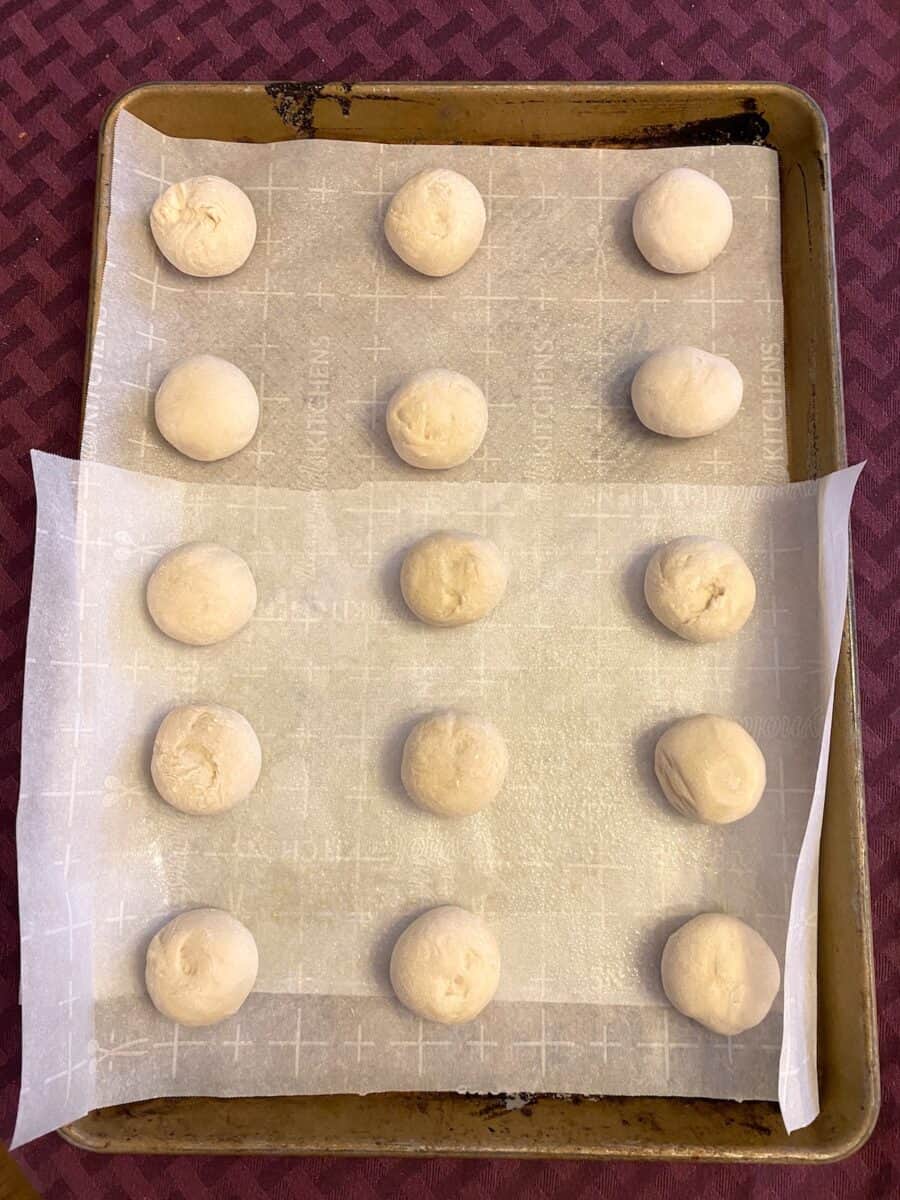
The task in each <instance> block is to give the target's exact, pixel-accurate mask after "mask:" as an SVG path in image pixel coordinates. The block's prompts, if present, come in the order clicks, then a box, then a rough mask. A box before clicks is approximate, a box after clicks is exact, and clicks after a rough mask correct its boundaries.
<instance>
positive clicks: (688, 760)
mask: <svg viewBox="0 0 900 1200" xmlns="http://www.w3.org/2000/svg"><path fill="white" fill-rule="evenodd" d="M653 767H654V770H655V771H656V778H657V779H658V780H659V786H660V787H661V788H662V790H663V792H664V793H665V797H666V799H667V800H668V801H669V803H670V804H671V805H672V807H673V808H675V809H677V810H678V812H680V813H681V815H682V816H684V817H693V818H694V819H695V820H697V821H705V822H706V823H707V824H711V825H728V824H730V823H731V822H732V821H739V820H740V819H741V817H746V816H747V814H748V813H752V812H753V810H754V808H756V806H757V804H759V802H760V799H761V798H762V794H763V792H764V791H765V790H766V760H765V759H764V758H763V753H762V751H761V750H760V748H759V746H757V744H756V742H755V741H754V740H753V738H752V737H751V736H750V734H749V733H748V732H747V730H746V729H744V727H743V725H739V724H738V723H737V721H729V720H728V719H727V718H725V717H714V716H711V715H710V714H709V713H703V714H701V715H700V716H696V717H685V718H684V720H681V721H676V722H675V724H674V725H671V726H670V727H669V728H668V729H667V730H666V731H665V733H664V734H663V735H662V737H661V738H660V739H659V741H658V742H657V743H656V752H655V754H654V756H653Z"/></svg>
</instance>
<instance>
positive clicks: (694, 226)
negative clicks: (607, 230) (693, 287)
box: [632, 167, 733, 275]
mask: <svg viewBox="0 0 900 1200" xmlns="http://www.w3.org/2000/svg"><path fill="white" fill-rule="evenodd" d="M732 223H733V216H732V211H731V201H730V200H729V198H728V193H727V192H726V191H725V190H724V189H723V188H721V187H719V185H718V184H717V183H716V181H715V180H714V179H710V177H709V176H708V175H704V174H703V173H702V172H701V171H694V170H693V169H692V168H691V167H675V168H674V170H671V171H665V172H664V173H663V174H662V175H660V176H659V178H658V179H654V180H653V182H652V183H649V184H648V185H647V186H646V187H645V188H644V190H643V191H642V192H641V194H640V195H639V196H638V198H637V203H636V204H635V206H634V215H633V217H632V228H633V230H634V240H635V241H636V242H637V246H638V249H639V250H640V252H641V254H643V256H644V258H646V260H647V262H648V263H650V265H651V266H652V267H656V269H657V271H667V272H669V273H670V274H672V275H687V274H690V273H691V272H692V271H702V270H703V269H704V268H705V267H708V266H709V264H710V263H711V262H712V261H713V259H714V258H715V257H716V256H717V255H718V254H721V253H722V251H723V250H724V249H725V246H726V244H727V242H728V239H729V238H730V237H731V226H732Z"/></svg>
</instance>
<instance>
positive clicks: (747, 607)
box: [644, 537, 756, 642]
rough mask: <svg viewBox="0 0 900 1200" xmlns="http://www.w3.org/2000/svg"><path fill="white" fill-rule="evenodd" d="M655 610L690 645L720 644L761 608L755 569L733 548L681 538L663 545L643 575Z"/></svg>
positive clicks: (649, 603) (645, 590) (708, 541)
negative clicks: (698, 643)
mask: <svg viewBox="0 0 900 1200" xmlns="http://www.w3.org/2000/svg"><path fill="white" fill-rule="evenodd" d="M644 596H645V597H646V600H647V604H648V605H649V607H650V611H651V612H652V613H653V615H654V616H655V617H656V619H657V620H658V621H661V622H662V624H663V625H665V626H666V628H667V629H671V630H672V632H673V633H677V634H678V636H679V637H682V638H685V639H686V640H687V641H689V642H720V641H722V640H723V639H724V638H727V637H731V636H732V634H735V633H737V631H738V630H739V629H741V628H742V626H743V625H744V624H745V622H746V621H747V618H748V617H749V616H750V614H751V613H752V612H753V605H754V604H755V603H756V584H755V583H754V581H753V575H752V573H751V571H750V568H749V567H748V566H747V564H746V563H745V562H744V560H743V559H742V558H741V556H740V555H739V554H738V552H737V550H735V549H734V547H733V546H729V545H728V543H727V542H719V541H716V540H715V539H714V538H705V537H680V538H675V540H674V541H671V542H667V543H666V544H665V545H664V546H660V547H659V549H658V550H657V551H655V553H654V554H653V556H652V558H651V559H650V561H649V563H648V564H647V570H646V572H645V574H644Z"/></svg>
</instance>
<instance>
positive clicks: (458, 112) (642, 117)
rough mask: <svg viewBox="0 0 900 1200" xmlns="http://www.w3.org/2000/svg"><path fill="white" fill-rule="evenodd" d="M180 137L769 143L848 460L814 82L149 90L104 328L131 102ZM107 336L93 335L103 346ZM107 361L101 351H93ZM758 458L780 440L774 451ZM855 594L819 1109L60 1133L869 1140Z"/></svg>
mask: <svg viewBox="0 0 900 1200" xmlns="http://www.w3.org/2000/svg"><path fill="white" fill-rule="evenodd" d="M123 111H128V112H130V113H133V114H134V115H135V116H136V117H139V118H140V119H141V120H143V121H146V122H148V123H149V124H151V125H153V126H155V127H156V128H157V129H160V130H162V131H163V132H164V133H166V134H168V135H169V136H171V137H199V138H215V139H218V140H226V141H252V142H268V141H283V140H286V139H290V138H298V137H328V138H346V139H355V140H361V141H382V142H433V143H458V142H462V143H496V144H505V143H513V144H524V145H553V146H560V145H563V146H616V147H646V146H678V145H698V144H709V143H716V144H728V143H758V144H765V145H767V146H772V147H774V148H775V149H776V150H777V151H778V155H779V170H780V179H781V222H782V239H783V250H782V259H783V261H782V270H783V278H784V302H785V307H784V311H785V336H786V385H787V396H788V404H787V422H788V444H789V465H790V473H791V478H792V479H807V478H813V477H815V476H819V475H824V474H826V473H827V472H829V471H833V470H835V469H837V468H839V467H842V466H845V465H846V447H845V441H844V414H843V404H842V397H841V375H840V360H839V353H838V346H839V342H838V321H837V302H836V295H835V267H834V244H833V229H832V215H831V194H830V181H829V160H828V136H827V130H826V127H825V122H824V118H823V116H822V113H821V112H820V110H819V109H818V107H817V106H816V105H815V104H814V103H813V101H812V100H810V98H809V97H808V96H806V95H805V94H804V93H803V92H800V91H797V90H796V89H794V88H790V87H786V86H783V85H779V84H772V83H690V84H606V83H587V84H567V83H547V84H527V83H524V84H471V83H438V84H434V83H383V84H354V85H352V86H351V85H347V84H296V83H272V84H261V83H260V84H151V85H148V86H144V87H139V88H137V89H135V90H134V91H131V92H128V93H127V94H126V95H124V96H123V97H122V98H121V99H120V100H118V101H117V102H116V103H115V104H114V105H113V106H112V108H111V109H110V111H109V112H108V114H107V116H106V119H105V121H104V124H103V128H102V131H101V140H100V158H99V178H98V200H97V212H96V225H95V238H94V261H93V275H92V280H91V312H90V328H91V329H93V327H94V323H95V320H96V315H97V312H96V310H97V301H98V293H99V284H100V277H101V273H102V266H103V261H104V256H105V246H106V225H107V220H108V217H109V180H110V172H111V167H112V156H113V136H114V132H115V125H116V120H117V119H118V116H119V114H120V113H121V112H123ZM88 349H89V350H90V344H89V346H88ZM88 357H89V355H88ZM760 453H762V447H760ZM853 633H854V616H853V605H852V595H851V604H850V608H849V613H848V619H847V626H846V629H845V636H844V643H843V649H842V653H841V659H840V665H839V669H838V676H837V692H836V696H835V705H834V728H833V733H832V741H831V759H830V763H829V773H828V792H827V802H826V807H825V825H824V832H823V838H822V852H821V874H820V879H821V886H820V896H819V1068H820V1085H821V1102H822V1110H821V1114H820V1115H819V1117H818V1119H817V1120H816V1121H815V1122H814V1123H813V1124H812V1125H810V1126H809V1127H808V1128H806V1129H802V1130H799V1131H798V1132H796V1133H794V1134H792V1135H791V1136H788V1135H787V1134H786V1133H785V1130H784V1126H783V1124H782V1121H781V1117H780V1115H779V1112H778V1106H777V1105H776V1104H774V1103H766V1102H760V1101H754V1102H745V1103H742V1104H741V1103H736V1102H729V1101H722V1100H687V1099H668V1098H660V1097H646V1098H643V1097H615V1096H603V1097H572V1098H563V1097H558V1096H550V1095H538V1096H534V1097H533V1098H531V1099H529V1100H528V1102H527V1103H525V1104H524V1105H521V1106H519V1107H509V1108H508V1107H507V1105H506V1104H505V1103H504V1101H503V1099H501V1098H497V1097H485V1096H460V1095H456V1094H446V1093H441V1094H435V1093H415V1094H394V1093H385V1094H378V1095H369V1096H277V1097H271V1098H247V1099H211V1098H202V1097H198V1098H191V1099H159V1100H149V1101H144V1102H142V1103H137V1104H129V1105H120V1106H116V1107H111V1108H105V1109H100V1110H98V1111H96V1112H92V1113H90V1114H89V1115H88V1116H86V1117H84V1118H83V1119H82V1120H80V1121H75V1122H73V1123H72V1124H71V1125H68V1126H66V1127H65V1128H64V1129H63V1130H61V1132H62V1133H63V1135H64V1136H65V1137H66V1138H68V1139H69V1140H70V1141H72V1142H74V1143H75V1144H76V1145H78V1146H82V1147H86V1148H89V1149H93V1150H102V1151H111V1152H113V1151H118V1152H122V1151H127V1152H130V1153H141V1154H145V1153H153V1152H160V1153H193V1154H197V1153H203V1154H209V1153H220V1154H225V1153H233V1154H259V1153H273V1154H417V1155H430V1154H466V1155H523V1156H524V1155H543V1156H567V1157H576V1156H585V1157H592V1158H646V1159H650V1158H653V1159H659V1158H673V1159H705V1160H715V1161H728V1160H749V1161H755V1162H780V1161H792V1162H823V1161H829V1160H833V1159H836V1158H840V1157H842V1156H844V1155H847V1154H851V1153H853V1151H855V1150H856V1149H858V1148H859V1146H861V1145H862V1143H863V1142H864V1141H865V1140H866V1138H867V1137H868V1136H869V1134H870V1132H871V1130H872V1128H873V1125H874V1123H875V1119H876V1116H877V1113H878V1104H879V1085H878V1052H877V1042H876V1031H875V999H874V982H873V968H872V930H871V918H870V911H869V885H868V871H867V862H866V831H865V809H864V796H863V785H862V759H861V748H860V723H859V702H858V695H857V680H856V665H855V648H854V636H853Z"/></svg>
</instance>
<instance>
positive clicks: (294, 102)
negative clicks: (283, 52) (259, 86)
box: [266, 83, 353, 137]
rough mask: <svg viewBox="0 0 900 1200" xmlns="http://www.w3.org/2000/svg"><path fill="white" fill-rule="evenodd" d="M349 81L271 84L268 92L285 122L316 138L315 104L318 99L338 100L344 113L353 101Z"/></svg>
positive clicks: (348, 111)
mask: <svg viewBox="0 0 900 1200" xmlns="http://www.w3.org/2000/svg"><path fill="white" fill-rule="evenodd" d="M351 93H352V88H351V85H350V84H349V83H267V84H266V94H267V95H268V96H269V98H270V99H271V101H272V103H273V104H274V105H275V111H276V112H277V113H278V115H279V117H280V118H281V120H282V121H283V122H284V123H285V125H289V126H290V127H291V128H292V129H296V130H297V132H298V133H299V134H301V135H303V136H304V137H315V136H316V128H315V125H314V123H313V107H314V106H315V103H316V101H317V100H334V101H335V102H336V103H337V105H338V107H339V108H340V110H341V113H342V114H343V116H345V117H347V116H349V115H350V105H351V104H352V102H353V98H352V94H351Z"/></svg>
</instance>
